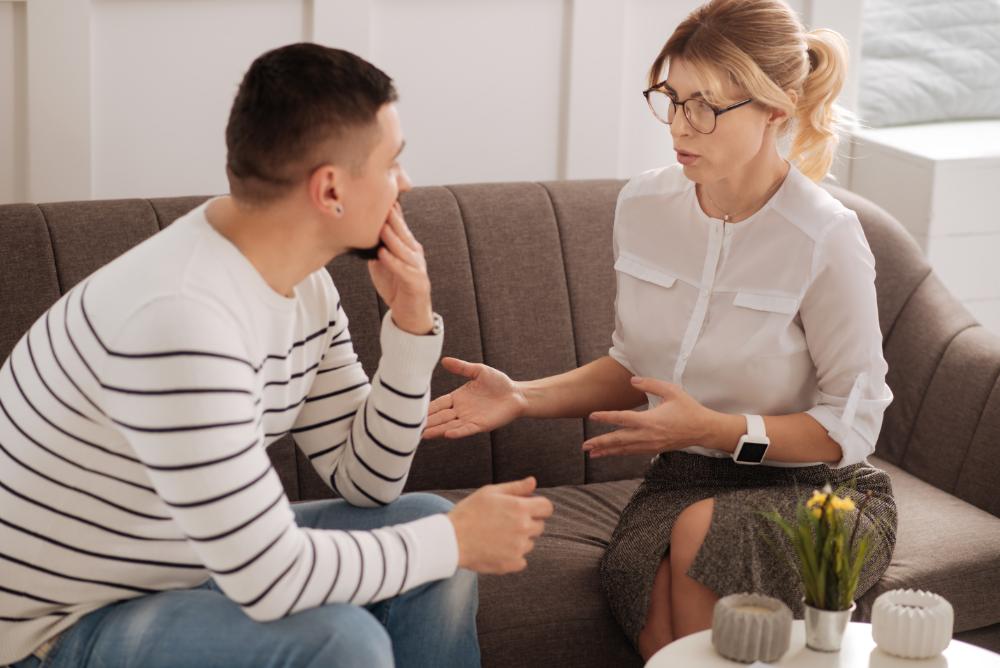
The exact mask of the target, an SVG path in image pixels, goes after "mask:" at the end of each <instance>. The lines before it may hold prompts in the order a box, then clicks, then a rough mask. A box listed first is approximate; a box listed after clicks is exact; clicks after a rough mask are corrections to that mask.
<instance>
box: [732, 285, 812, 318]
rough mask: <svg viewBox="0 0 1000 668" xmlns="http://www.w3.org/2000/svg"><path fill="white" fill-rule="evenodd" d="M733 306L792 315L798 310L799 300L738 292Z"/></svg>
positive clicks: (791, 297)
mask: <svg viewBox="0 0 1000 668" xmlns="http://www.w3.org/2000/svg"><path fill="white" fill-rule="evenodd" d="M733 306H742V307H743V308H749V309H753V310H755V311H767V312H769V313H782V314H784V315H794V314H795V313H796V312H797V311H798V310H799V299H798V297H795V296H792V295H788V296H779V295H764V294H759V293H756V292H749V291H747V290H740V291H739V292H737V293H736V297H734V298H733Z"/></svg>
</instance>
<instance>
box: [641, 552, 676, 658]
mask: <svg viewBox="0 0 1000 668" xmlns="http://www.w3.org/2000/svg"><path fill="white" fill-rule="evenodd" d="M673 639H674V632H673V624H672V622H671V619H670V555H669V554H667V555H666V556H664V557H663V561H661V562H660V565H659V566H658V567H657V569H656V577H654V578H653V591H652V592H651V593H650V595H649V612H647V613H646V625H645V626H644V627H642V631H641V632H640V633H639V654H640V655H641V656H642V660H643V661H649V657H651V656H653V655H654V654H656V652H657V651H659V650H660V648H661V647H664V646H665V645H668V644H669V643H670V642H672V641H673Z"/></svg>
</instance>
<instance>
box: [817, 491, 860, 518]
mask: <svg viewBox="0 0 1000 668" xmlns="http://www.w3.org/2000/svg"><path fill="white" fill-rule="evenodd" d="M828 497H829V499H830V507H831V508H833V509H834V510H854V502H853V501H851V500H850V499H848V498H847V497H844V496H837V495H836V494H834V493H832V492H821V491H819V490H813V494H812V497H810V499H809V500H808V501H806V508H812V509H813V516H814V517H817V518H818V517H819V516H820V513H819V512H818V511H819V508H820V507H822V506H824V505H825V504H826V500H827V498H828Z"/></svg>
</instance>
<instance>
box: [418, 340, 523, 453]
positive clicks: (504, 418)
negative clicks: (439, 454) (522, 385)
mask: <svg viewBox="0 0 1000 668" xmlns="http://www.w3.org/2000/svg"><path fill="white" fill-rule="evenodd" d="M441 366H443V367H444V368H445V369H447V370H448V371H450V372H451V373H453V374H456V375H459V376H464V377H466V378H468V379H469V382H467V383H465V385H462V386H461V387H459V388H458V389H457V390H455V391H454V392H450V393H448V394H445V395H442V396H440V397H438V398H437V399H435V400H434V401H432V402H431V404H430V406H429V407H428V409H427V426H426V427H425V428H424V433H423V437H424V438H427V439H430V438H440V437H442V436H444V437H445V438H463V437H465V436H471V435H473V434H478V433H480V432H487V431H493V430H494V429H497V428H499V427H502V426H504V425H505V424H507V423H508V422H511V421H512V420H515V419H516V418H518V417H520V416H521V415H522V414H523V412H524V407H525V398H524V394H523V393H522V392H521V391H520V390H519V389H518V387H517V384H516V383H515V382H514V381H512V380H511V379H510V377H509V376H507V374H505V373H503V372H502V371H498V370H496V369H494V368H493V367H489V366H486V365H485V364H473V363H471V362H464V361H462V360H460V359H455V358H454V357H445V358H443V359H442V360H441Z"/></svg>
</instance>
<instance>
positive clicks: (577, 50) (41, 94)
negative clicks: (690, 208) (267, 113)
mask: <svg viewBox="0 0 1000 668" xmlns="http://www.w3.org/2000/svg"><path fill="white" fill-rule="evenodd" d="M823 3H824V0H790V4H791V5H792V6H793V7H794V8H795V9H796V10H798V11H799V12H800V13H801V14H802V15H803V18H804V20H806V21H807V22H808V20H809V17H810V15H811V14H817V15H818V14H819V9H818V8H819V6H820V5H823ZM860 3H861V0H849V1H848V2H844V3H840V2H838V3H835V4H836V5H837V6H838V7H840V9H837V10H831V9H830V8H829V5H830V3H829V2H826V4H825V5H823V7H825V9H824V10H823V11H824V12H825V13H824V14H823V21H824V22H825V23H824V24H825V25H830V24H831V23H834V24H835V23H838V22H840V23H841V24H843V25H840V26H837V25H833V26H831V27H838V28H839V29H841V30H842V31H844V32H846V33H848V36H849V38H850V34H851V30H852V28H851V23H850V22H851V21H852V20H853V19H852V18H851V16H852V11H853V10H852V9H851V8H857V7H860ZM697 4H698V2H697V0H212V2H194V1H191V0H141V1H140V0H27V1H26V2H25V1H24V0H18V1H13V0H0V202H10V201H18V200H21V201H23V200H27V201H50V200H60V199H76V198H90V197H92V198H112V197H150V196H169V195H183V194H209V193H216V192H222V191H225V189H226V181H225V174H224V158H225V143H224V138H223V129H224V127H225V123H226V117H227V115H228V111H229V106H230V104H231V101H232V97H233V95H234V93H235V90H236V86H237V84H238V82H239V80H240V78H241V77H242V75H243V72H244V71H245V69H246V67H247V66H248V65H249V64H250V62H251V61H252V60H253V58H254V57H255V56H257V55H259V54H260V53H262V52H263V51H265V50H267V49H270V48H272V47H275V46H278V45H281V44H285V43H289V42H294V41H299V40H310V41H316V42H319V43H322V44H328V45H331V46H338V47H342V48H347V49H350V50H352V51H355V52H356V53H358V54H360V55H362V56H364V57H365V58H368V59H369V60H371V61H372V62H374V63H375V64H376V65H378V66H380V67H382V68H383V69H384V70H386V71H387V72H388V73H389V74H390V75H391V76H392V77H393V78H394V79H395V80H396V82H397V85H398V87H399V90H400V93H401V102H400V110H401V113H402V119H403V128H404V132H405V134H406V137H407V150H406V153H405V155H404V159H405V164H406V166H407V169H408V170H409V172H410V173H411V176H412V177H413V178H414V180H415V181H416V182H417V183H418V184H440V183H461V182H474V181H508V180H541V179H558V178H594V177H627V176H630V175H632V174H635V173H637V172H639V171H642V170H644V169H649V168H651V167H655V166H658V165H662V164H665V163H668V162H671V161H672V160H673V154H672V151H671V143H670V137H669V132H668V131H667V129H666V127H665V126H662V125H660V124H659V123H657V122H656V121H655V120H654V119H653V118H652V117H651V116H650V115H649V112H648V110H647V109H646V107H645V103H644V102H643V100H642V97H641V95H640V91H641V90H642V88H643V87H644V86H643V84H644V83H645V79H644V77H645V72H646V69H647V68H648V65H649V63H650V62H651V60H652V59H653V57H654V56H655V55H656V52H657V51H658V49H659V48H660V46H661V45H662V43H663V42H664V41H665V40H666V38H667V37H668V36H669V35H670V33H671V31H672V30H673V28H674V26H676V24H677V23H678V22H679V21H680V20H681V19H683V18H684V16H685V15H686V14H687V13H688V12H689V11H690V10H691V9H693V8H694V7H695V6H697ZM814 6H815V7H816V8H817V9H815V10H814ZM844 8H847V9H844ZM845 97H846V95H845Z"/></svg>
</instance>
